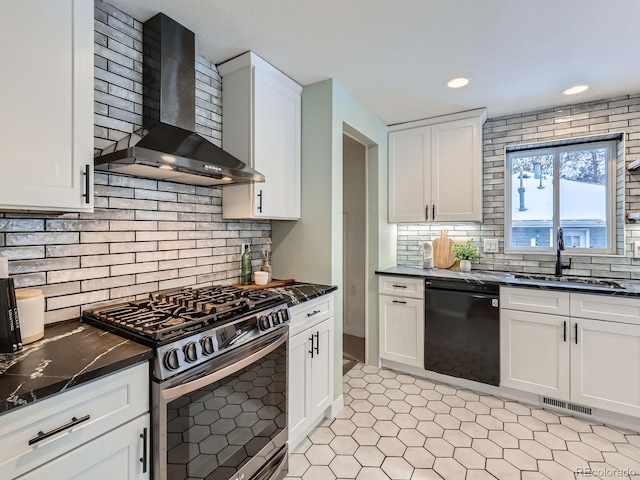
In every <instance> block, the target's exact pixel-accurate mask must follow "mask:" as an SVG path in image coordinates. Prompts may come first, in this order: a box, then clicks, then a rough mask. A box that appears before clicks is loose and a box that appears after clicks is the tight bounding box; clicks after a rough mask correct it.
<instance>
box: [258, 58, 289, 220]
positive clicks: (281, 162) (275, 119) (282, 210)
mask: <svg viewBox="0 0 640 480" xmlns="http://www.w3.org/2000/svg"><path fill="white" fill-rule="evenodd" d="M253 85H254V87H253V88H254V122H255V126H254V161H253V166H254V168H255V169H256V170H258V171H259V172H260V173H262V174H263V175H264V176H265V177H266V181H265V182H264V183H257V184H254V196H255V205H254V215H255V216H256V217H257V218H274V219H278V218H280V219H298V218H300V125H301V123H300V119H301V97H300V94H299V93H297V92H294V91H292V90H291V89H290V88H288V87H287V85H285V84H284V83H282V82H280V81H279V80H278V79H277V78H275V77H274V76H272V75H271V74H269V73H267V72H265V71H264V70H263V69H261V68H255V69H254V84H253Z"/></svg>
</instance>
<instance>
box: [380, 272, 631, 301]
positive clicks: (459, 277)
mask: <svg viewBox="0 0 640 480" xmlns="http://www.w3.org/2000/svg"><path fill="white" fill-rule="evenodd" d="M375 273H376V275H389V276H398V277H412V278H434V279H442V280H453V281H459V282H467V283H477V284H482V283H493V284H499V285H504V286H511V287H529V288H538V289H541V290H560V291H565V292H574V293H589V294H596V295H615V296H619V297H640V281H633V280H623V279H617V278H612V279H606V278H598V280H611V281H614V282H616V283H618V284H619V285H621V286H622V287H623V288H621V289H618V288H609V287H599V286H597V285H589V284H581V283H576V284H572V283H568V282H567V283H563V282H555V281H553V280H550V281H543V280H536V279H520V278H515V276H514V275H516V274H515V273H509V272H491V271H487V270H483V271H478V270H476V271H474V270H471V272H460V271H457V270H448V269H438V268H433V269H423V268H420V267H404V266H399V265H396V266H395V267H389V268H385V269H382V270H376V271H375Z"/></svg>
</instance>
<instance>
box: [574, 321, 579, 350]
mask: <svg viewBox="0 0 640 480" xmlns="http://www.w3.org/2000/svg"><path fill="white" fill-rule="evenodd" d="M574 326H575V329H576V345H577V344H578V324H577V323H575V324H574Z"/></svg>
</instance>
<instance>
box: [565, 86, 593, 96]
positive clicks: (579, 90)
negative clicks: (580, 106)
mask: <svg viewBox="0 0 640 480" xmlns="http://www.w3.org/2000/svg"><path fill="white" fill-rule="evenodd" d="M587 90H589V85H576V86H574V87H570V88H567V89H566V90H563V91H562V94H563V95H575V94H576V93H582V92H586V91H587Z"/></svg>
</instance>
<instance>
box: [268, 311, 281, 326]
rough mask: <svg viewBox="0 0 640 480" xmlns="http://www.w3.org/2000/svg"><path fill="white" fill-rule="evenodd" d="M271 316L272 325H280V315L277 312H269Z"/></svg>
mask: <svg viewBox="0 0 640 480" xmlns="http://www.w3.org/2000/svg"><path fill="white" fill-rule="evenodd" d="M269 318H270V319H271V325H273V326H274V327H275V326H276V325H280V317H279V316H278V314H277V313H276V312H271V313H270V314H269Z"/></svg>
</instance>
